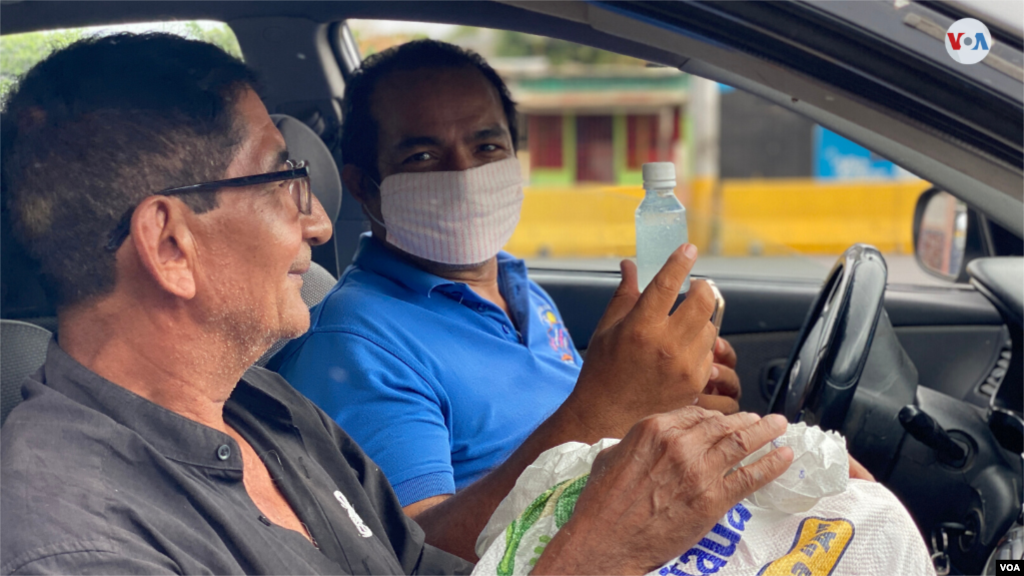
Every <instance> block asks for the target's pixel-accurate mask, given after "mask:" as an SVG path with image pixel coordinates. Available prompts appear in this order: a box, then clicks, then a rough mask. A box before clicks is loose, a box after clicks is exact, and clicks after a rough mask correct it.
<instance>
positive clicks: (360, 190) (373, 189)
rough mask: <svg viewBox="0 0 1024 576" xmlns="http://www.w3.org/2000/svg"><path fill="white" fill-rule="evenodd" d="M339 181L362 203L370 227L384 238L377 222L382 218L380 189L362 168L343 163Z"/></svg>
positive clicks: (381, 228) (382, 230) (382, 229)
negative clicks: (368, 218)
mask: <svg viewBox="0 0 1024 576" xmlns="http://www.w3.org/2000/svg"><path fill="white" fill-rule="evenodd" d="M341 181H342V183H343V184H344V185H345V188H347V189H348V191H349V192H350V193H351V194H352V197H353V198H355V199H356V201H357V202H359V203H360V204H362V206H363V213H365V214H366V215H367V216H369V217H370V229H371V230H373V233H374V234H376V235H378V236H380V237H381V238H384V237H385V236H384V228H383V227H382V226H381V225H380V224H378V222H380V221H382V220H383V219H384V216H383V214H382V211H381V205H380V189H378V188H377V184H376V183H375V182H374V181H373V179H372V178H370V175H369V174H367V173H366V172H365V171H364V170H363V169H362V168H360V167H359V166H356V165H355V164H345V165H344V166H342V168H341Z"/></svg>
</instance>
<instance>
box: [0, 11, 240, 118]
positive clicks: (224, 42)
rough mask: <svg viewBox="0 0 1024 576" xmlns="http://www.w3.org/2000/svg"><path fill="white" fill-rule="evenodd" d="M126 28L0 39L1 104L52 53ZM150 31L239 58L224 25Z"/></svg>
mask: <svg viewBox="0 0 1024 576" xmlns="http://www.w3.org/2000/svg"><path fill="white" fill-rule="evenodd" d="M124 29H125V27H117V26H115V27H110V28H104V29H101V30H96V29H86V28H72V29H68V30H55V31H50V32H27V33H25V34H9V35H6V36H0V102H2V101H4V100H6V98H7V94H8V93H9V92H10V90H11V89H12V88H13V87H14V86H15V84H17V82H18V79H19V78H20V77H21V76H22V75H23V74H25V73H26V72H28V71H29V69H31V68H32V67H33V66H35V65H36V63H37V62H39V61H40V60H42V59H43V58H46V57H47V56H48V55H49V54H50V53H51V52H53V51H54V50H59V49H61V48H64V47H65V46H68V45H70V44H71V43H73V42H75V41H76V40H79V39H81V38H85V37H87V36H91V35H94V34H99V35H105V34H114V33H117V32H122V31H124ZM149 31H155V32H156V31H159V32H171V33H174V34H179V35H181V36H184V37H186V38H192V39H194V40H202V41H204V42H209V43H211V44H214V45H216V46H218V47H220V48H221V49H222V50H224V51H225V52H227V53H228V54H231V55H232V56H235V57H236V58H241V57H242V48H241V47H240V46H239V45H238V39H236V38H235V34H234V32H232V31H231V28H229V27H228V25H227V24H219V23H218V24H200V23H198V22H168V23H160V24H155V25H153V26H152V27H149Z"/></svg>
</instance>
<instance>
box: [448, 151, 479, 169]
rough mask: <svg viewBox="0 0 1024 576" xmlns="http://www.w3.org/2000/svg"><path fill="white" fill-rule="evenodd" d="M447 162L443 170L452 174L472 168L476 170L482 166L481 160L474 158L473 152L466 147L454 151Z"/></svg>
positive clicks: (450, 153)
mask: <svg viewBox="0 0 1024 576" xmlns="http://www.w3.org/2000/svg"><path fill="white" fill-rule="evenodd" d="M445 160H447V162H445V165H444V167H443V170H448V171H452V172H460V171H462V170H469V169H470V168H476V167H477V166H479V165H480V164H481V162H480V160H479V159H477V158H476V157H474V156H473V150H472V149H471V148H468V147H464V146H459V147H457V148H454V149H452V150H451V151H450V152H449V153H448V155H447V157H446V158H445Z"/></svg>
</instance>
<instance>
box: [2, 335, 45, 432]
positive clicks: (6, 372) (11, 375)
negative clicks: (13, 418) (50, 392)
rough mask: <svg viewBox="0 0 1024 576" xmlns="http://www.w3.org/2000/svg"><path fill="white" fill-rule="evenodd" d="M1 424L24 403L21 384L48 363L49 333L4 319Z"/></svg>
mask: <svg viewBox="0 0 1024 576" xmlns="http://www.w3.org/2000/svg"><path fill="white" fill-rule="evenodd" d="M0 335H2V337H0V425H3V423H4V421H5V420H7V414H9V413H10V411H11V410H13V409H14V407H15V406H17V405H18V403H20V402H21V385H22V384H23V383H24V382H25V378H28V377H29V375H31V374H32V373H33V372H35V371H36V370H38V369H39V367H40V366H42V365H43V361H44V360H46V349H47V347H48V346H49V344H50V338H51V337H52V336H53V335H52V334H51V333H50V331H49V330H46V329H44V328H41V327H39V326H36V325H34V324H29V323H27V322H19V321H17V320H0Z"/></svg>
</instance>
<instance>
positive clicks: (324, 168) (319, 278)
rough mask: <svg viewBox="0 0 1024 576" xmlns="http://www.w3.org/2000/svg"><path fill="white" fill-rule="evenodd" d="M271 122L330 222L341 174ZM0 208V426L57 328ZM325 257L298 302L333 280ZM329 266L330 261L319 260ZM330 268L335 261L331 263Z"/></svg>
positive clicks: (305, 132) (313, 137)
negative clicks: (306, 170)
mask: <svg viewBox="0 0 1024 576" xmlns="http://www.w3.org/2000/svg"><path fill="white" fill-rule="evenodd" d="M271 118H272V119H273V121H274V124H275V125H276V126H277V128H278V129H279V130H280V131H281V134H282V135H283V136H284V139H285V142H287V144H288V151H289V153H290V155H291V157H292V158H298V159H305V160H308V161H309V163H310V184H311V187H312V189H313V193H314V194H315V195H316V197H317V200H319V201H320V204H321V205H323V207H324V211H325V212H326V213H327V216H328V218H330V219H331V222H332V223H333V222H334V221H335V220H337V217H338V212H339V210H340V209H341V197H342V188H341V175H340V174H339V172H338V166H337V165H336V164H335V163H334V158H333V157H332V156H331V153H330V150H328V149H327V145H325V144H324V142H323V140H321V139H320V137H319V136H318V135H317V134H316V132H314V131H313V130H312V129H311V128H309V127H308V126H306V125H305V124H303V123H302V122H300V121H299V120H296V119H295V118H293V117H291V116H287V115H284V114H273V115H271ZM2 204H3V207H4V208H5V209H4V210H3V220H4V222H3V226H2V228H0V230H2V232H3V240H2V253H3V274H2V280H3V293H2V298H3V300H2V310H3V317H4V319H3V320H2V321H0V348H2V350H0V352H2V357H0V400H2V406H0V416H2V418H0V423H2V422H3V420H6V419H7V414H8V413H9V412H10V411H11V409H13V408H14V406H15V405H17V404H18V402H21V385H22V382H24V380H25V378H26V377H28V376H29V375H30V374H32V373H33V372H35V371H36V369H38V368H39V366H41V365H42V363H43V361H44V360H45V358H46V347H47V343H48V342H49V341H50V338H51V336H52V333H53V332H56V330H57V319H56V314H55V312H54V309H53V306H52V304H51V303H50V302H49V301H48V299H47V297H46V295H45V292H44V291H43V288H42V284H40V282H39V277H38V274H37V273H36V265H35V263H34V261H33V260H32V259H31V258H30V257H28V255H27V254H26V253H25V251H24V248H23V247H21V246H20V244H18V243H17V241H16V240H15V239H14V238H13V237H12V236H11V235H10V226H8V225H7V224H8V213H7V210H6V199H4V201H3V202H2ZM328 246H330V247H331V250H330V252H329V253H324V252H320V253H319V254H318V253H317V251H316V250H314V253H313V257H314V261H313V262H311V263H310V268H309V270H308V271H307V272H306V273H305V274H303V276H302V279H303V282H302V299H303V300H304V301H305V303H306V305H307V306H309V307H313V306H315V305H316V304H318V303H319V302H320V300H322V299H323V297H324V296H325V295H326V294H327V292H329V291H330V289H331V288H332V287H333V286H334V283H335V281H336V280H335V278H334V276H333V275H332V274H331V273H330V272H329V271H328V270H327V269H326V268H325V266H324V265H322V264H321V263H320V262H317V261H316V259H317V258H318V256H319V257H320V258H321V259H325V258H329V259H334V258H335V256H334V254H333V244H328ZM324 263H325V264H331V262H330V261H324ZM334 266H336V263H335V264H334ZM285 342H286V341H281V342H278V343H277V344H275V345H274V346H273V347H272V348H271V349H270V350H268V351H267V353H266V354H264V355H263V357H262V358H260V359H259V360H258V361H257V365H259V366H263V365H265V364H266V363H267V361H268V360H269V359H270V357H271V356H273V355H274V354H275V353H276V352H278V351H279V350H280V349H281V348H282V347H283V346H284V345H285Z"/></svg>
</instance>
